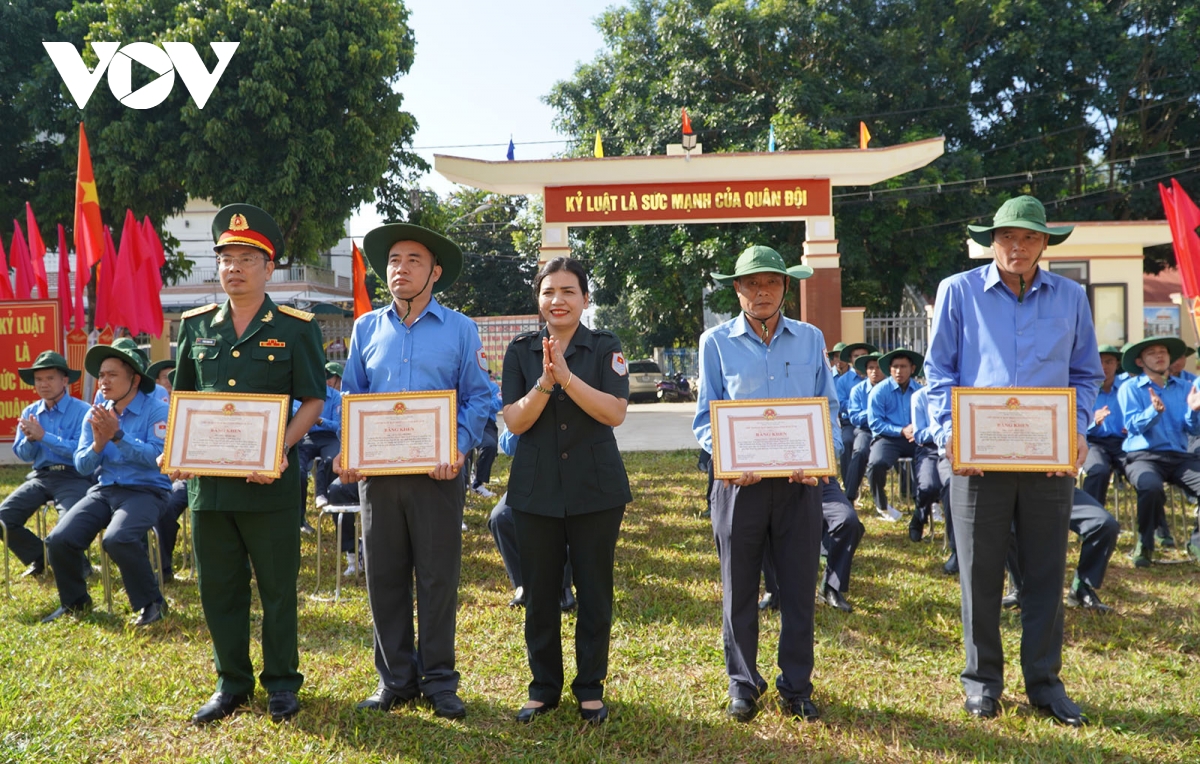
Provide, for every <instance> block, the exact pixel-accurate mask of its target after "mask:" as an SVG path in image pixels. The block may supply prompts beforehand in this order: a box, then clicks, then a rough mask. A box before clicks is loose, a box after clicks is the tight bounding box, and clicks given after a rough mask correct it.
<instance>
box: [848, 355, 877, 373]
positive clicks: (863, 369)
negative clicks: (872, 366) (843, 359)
mask: <svg viewBox="0 0 1200 764" xmlns="http://www.w3.org/2000/svg"><path fill="white" fill-rule="evenodd" d="M882 357H883V356H882V355H880V353H879V351H878V350H875V351H872V352H870V353H867V354H866V355H860V356H859V357H858V358H855V359H854V370H855V371H857V372H858V373H859V374H866V373H867V364H868V363H870V362H871V361H878V360H879V359H880V358H882ZM880 368H883V366H882V365H881V366H880Z"/></svg>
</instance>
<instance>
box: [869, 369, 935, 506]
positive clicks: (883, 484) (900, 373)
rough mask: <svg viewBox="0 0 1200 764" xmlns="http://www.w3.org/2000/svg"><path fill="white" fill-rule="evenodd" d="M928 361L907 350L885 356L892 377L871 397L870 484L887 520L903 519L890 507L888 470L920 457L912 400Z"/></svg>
mask: <svg viewBox="0 0 1200 764" xmlns="http://www.w3.org/2000/svg"><path fill="white" fill-rule="evenodd" d="M924 360H925V358H924V356H922V355H921V354H920V353H917V352H914V351H912V350H909V349H907V348H897V349H896V350H893V351H891V352H890V353H888V354H886V355H884V356H883V357H882V358H880V359H879V368H880V370H881V371H883V372H884V373H885V374H888V375H890V376H889V378H888V379H886V380H884V381H883V382H881V383H880V384H878V385H876V386H875V388H874V389H872V390H871V393H870V395H869V396H868V397H867V424H868V426H869V427H870V428H871V433H872V436H873V437H872V440H871V451H870V456H868V457H867V485H869V486H870V487H871V496H872V497H873V498H874V499H875V512H876V513H877V514H878V515H879V516H880V517H882V518H884V519H885V520H892V521H895V520H896V519H898V518H899V516H900V513H899V512H898V511H897V510H896V509H895V508H893V507H890V506H888V499H887V474H888V470H890V469H891V468H892V467H895V466H896V462H897V461H899V460H900V459H901V458H902V457H907V458H909V459H912V458H913V457H914V456H916V445H915V444H914V443H913V429H914V428H913V423H912V397H913V393H915V392H916V391H917V390H918V389H920V387H921V386H920V385H919V384H917V382H916V380H915V379H913V377H915V376H917V375H918V374H920V373H921V363H922V362H923V361H924Z"/></svg>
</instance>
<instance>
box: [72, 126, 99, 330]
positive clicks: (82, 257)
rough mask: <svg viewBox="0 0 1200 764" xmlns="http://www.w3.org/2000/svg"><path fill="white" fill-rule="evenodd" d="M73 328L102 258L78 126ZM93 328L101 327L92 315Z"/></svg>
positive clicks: (92, 183)
mask: <svg viewBox="0 0 1200 764" xmlns="http://www.w3.org/2000/svg"><path fill="white" fill-rule="evenodd" d="M74 235H75V311H76V312H75V322H76V323H75V325H76V326H77V327H80V328H83V323H82V322H81V321H80V316H81V315H82V314H83V291H84V289H86V288H87V283H88V281H89V280H90V278H91V274H92V266H94V265H95V264H96V263H98V262H100V260H101V258H102V257H103V256H104V247H105V241H104V227H103V225H102V224H101V222H100V197H99V196H97V195H96V178H95V176H94V175H93V174H92V154H91V152H90V151H89V150H88V142H87V133H85V132H84V130H83V123H82V122H80V123H79V159H78V163H77V165H76V175H75V230H74ZM92 318H93V320H95V321H96V325H97V326H104V324H103V323H101V322H100V321H99V320H97V319H96V317H95V316H94V315H93V317H92Z"/></svg>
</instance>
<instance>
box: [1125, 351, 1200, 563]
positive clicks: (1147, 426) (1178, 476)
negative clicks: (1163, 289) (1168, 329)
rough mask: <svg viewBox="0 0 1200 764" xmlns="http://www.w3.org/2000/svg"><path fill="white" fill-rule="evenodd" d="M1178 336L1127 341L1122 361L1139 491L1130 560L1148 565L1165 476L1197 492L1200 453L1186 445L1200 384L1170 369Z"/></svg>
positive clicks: (1130, 469) (1199, 425)
mask: <svg viewBox="0 0 1200 764" xmlns="http://www.w3.org/2000/svg"><path fill="white" fill-rule="evenodd" d="M1186 349H1187V346H1186V345H1184V344H1183V341H1182V340H1180V339H1179V338H1178V337H1147V338H1146V339H1144V340H1142V341H1141V342H1133V343H1130V344H1129V345H1126V346H1125V351H1124V353H1122V356H1121V365H1122V366H1123V367H1124V369H1125V371H1127V372H1129V375H1130V376H1129V379H1128V380H1126V381H1125V384H1123V385H1121V388H1120V390H1119V391H1118V393H1117V400H1118V401H1119V402H1120V404H1121V412H1122V414H1123V415H1124V420H1125V430H1126V433H1127V434H1126V437H1125V442H1124V444H1123V448H1124V450H1125V475H1126V477H1127V478H1128V479H1129V483H1130V485H1132V486H1133V488H1134V490H1135V491H1137V506H1138V512H1137V519H1138V542H1137V546H1136V547H1135V548H1134V551H1133V564H1134V565H1136V566H1137V567H1139V568H1144V567H1149V565H1150V561H1151V559H1152V558H1153V555H1154V531H1155V529H1156V528H1157V527H1158V525H1159V524H1160V523H1162V524H1165V522H1166V512H1165V511H1164V509H1165V506H1166V492H1165V490H1164V486H1165V484H1166V483H1167V482H1171V483H1174V484H1175V485H1178V486H1181V487H1183V488H1186V489H1188V490H1189V491H1191V492H1192V493H1194V494H1195V493H1200V456H1196V455H1195V454H1193V453H1191V452H1190V451H1189V450H1188V438H1189V436H1193V437H1194V436H1196V435H1200V416H1198V415H1197V411H1198V410H1200V390H1197V389H1196V388H1195V387H1194V386H1193V385H1188V384H1185V383H1184V382H1183V381H1182V380H1181V379H1180V378H1179V377H1172V376H1171V375H1170V366H1171V364H1172V363H1173V362H1174V361H1176V360H1177V359H1178V358H1180V357H1182V356H1183V355H1184V353H1185V352H1186Z"/></svg>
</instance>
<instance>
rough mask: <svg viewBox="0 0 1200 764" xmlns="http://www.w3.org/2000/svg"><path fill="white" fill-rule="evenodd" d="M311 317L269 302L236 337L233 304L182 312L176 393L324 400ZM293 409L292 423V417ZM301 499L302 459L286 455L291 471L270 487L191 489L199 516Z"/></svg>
mask: <svg viewBox="0 0 1200 764" xmlns="http://www.w3.org/2000/svg"><path fill="white" fill-rule="evenodd" d="M312 316H313V314H311V313H306V312H304V311H301V310H296V309H294V308H289V307H286V306H285V307H282V308H281V307H279V306H277V305H276V304H275V303H274V302H272V300H271V298H270V297H269V296H267V297H265V299H264V300H263V304H262V307H261V308H259V311H258V314H257V315H256V316H255V317H254V318H253V319H251V321H250V323H249V325H248V326H247V327H246V331H245V333H244V334H243V335H242V336H241V337H240V338H239V337H238V336H237V334H236V332H235V330H234V328H233V317H232V315H231V314H230V308H229V301H228V300H226V301H225V304H224V305H221V306H218V305H216V304H215V303H214V304H212V305H207V306H205V307H203V308H197V309H195V310H189V311H187V312H186V313H184V314H183V326H182V327H181V328H180V330H179V347H178V351H177V353H176V355H177V358H178V366H177V367H176V369H175V389H176V390H179V391H181V392H185V391H200V392H210V391H211V392H229V393H269V394H273V395H290V396H291V397H292V398H293V399H297V398H319V399H321V400H324V399H325V351H324V350H323V349H322V346H321V329H320V327H319V326H318V325H317V324H316V322H315V321H313V320H312ZM291 410H292V408H291V406H290V405H289V406H288V418H289V421H290V418H291ZM299 500H300V457H299V454H298V452H297V449H296V447H295V446H293V447H292V449H291V450H290V451H289V452H288V468H287V469H286V470H284V473H283V476H282V477H281V478H280V479H279V480H276V481H274V482H272V483H270V484H269V485H259V484H256V483H247V482H246V480H245V478H231V477H198V478H193V479H192V480H191V481H189V483H188V502H189V506H191V508H192V509H193V510H194V511H197V512H203V511H209V510H224V511H237V512H273V511H276V510H282V509H291V510H295V509H296V506H297V503H298V502H299Z"/></svg>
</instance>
